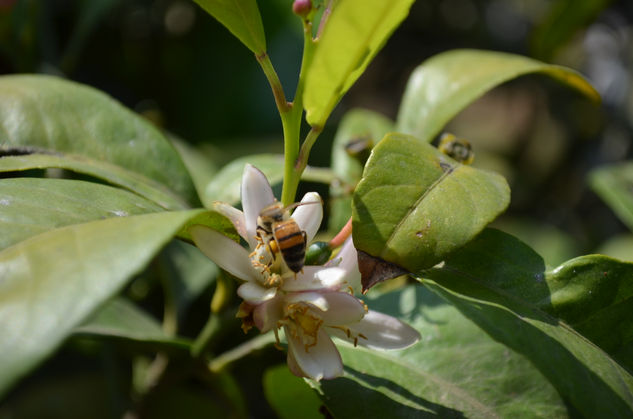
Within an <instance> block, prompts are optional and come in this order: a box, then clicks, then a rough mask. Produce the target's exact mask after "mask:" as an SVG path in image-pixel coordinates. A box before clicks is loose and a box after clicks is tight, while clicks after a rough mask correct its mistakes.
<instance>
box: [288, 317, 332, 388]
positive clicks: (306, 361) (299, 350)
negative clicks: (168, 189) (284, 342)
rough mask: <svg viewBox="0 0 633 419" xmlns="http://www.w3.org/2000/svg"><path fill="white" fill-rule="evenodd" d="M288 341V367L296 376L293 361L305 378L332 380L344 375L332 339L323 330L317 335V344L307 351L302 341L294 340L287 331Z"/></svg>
mask: <svg viewBox="0 0 633 419" xmlns="http://www.w3.org/2000/svg"><path fill="white" fill-rule="evenodd" d="M286 338H287V339H288V366H289V367H290V370H291V371H293V373H295V374H296V372H295V370H293V366H292V365H291V360H292V362H293V363H295V364H296V365H295V366H296V367H298V368H297V369H298V371H297V372H300V373H302V375H303V376H305V377H308V378H312V379H313V380H317V381H319V380H321V379H326V380H328V379H332V378H336V377H339V376H341V375H342V374H343V361H342V360H341V355H340V354H339V353H338V349H336V346H335V345H334V343H333V342H332V339H330V337H329V336H328V335H327V333H325V332H324V331H323V330H322V329H321V330H319V333H318V335H317V344H316V345H315V346H312V347H309V348H308V349H307V350H306V348H305V346H304V345H303V343H302V342H301V340H300V339H297V338H293V337H292V336H291V334H290V333H288V331H287V330H286Z"/></svg>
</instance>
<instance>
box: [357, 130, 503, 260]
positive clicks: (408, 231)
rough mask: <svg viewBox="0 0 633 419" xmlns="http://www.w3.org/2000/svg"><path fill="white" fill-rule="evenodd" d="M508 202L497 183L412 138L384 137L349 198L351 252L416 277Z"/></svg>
mask: <svg viewBox="0 0 633 419" xmlns="http://www.w3.org/2000/svg"><path fill="white" fill-rule="evenodd" d="M509 200H510V190H509V188H508V185H507V183H506V181H505V179H504V178H503V177H502V176H500V175H498V174H496V173H491V172H486V171H483V170H479V169H475V168H473V167H471V166H464V165H461V164H459V163H457V162H456V161H454V160H453V159H451V158H450V157H448V156H446V155H444V154H442V153H441V152H439V151H438V150H437V149H436V148H435V147H432V146H431V145H429V144H427V143H424V142H421V141H419V140H417V139H415V138H413V137H410V136H407V135H403V134H388V135H387V136H386V137H385V138H384V139H383V140H382V141H381V142H380V143H379V144H378V145H377V146H376V147H375V148H374V150H373V152H372V155H371V157H370V158H369V160H368V162H367V165H366V166H365V172H364V173H363V179H362V180H361V182H360V183H359V184H358V187H357V188H356V191H355V193H354V201H353V216H352V217H353V218H352V219H353V231H354V244H355V245H356V248H357V249H359V250H362V251H364V252H366V253H368V254H370V255H372V256H374V257H377V258H380V259H383V260H385V261H387V262H391V263H393V264H396V265H398V266H400V267H402V268H405V269H407V270H408V271H410V272H417V271H419V270H421V269H424V268H428V267H431V266H433V265H435V264H436V263H438V262H440V261H441V260H443V259H444V258H445V257H446V256H447V255H448V254H449V253H451V252H453V251H455V250H456V249H457V248H459V247H461V246H463V245H464V244H466V243H467V242H468V241H469V240H471V239H472V238H473V237H475V235H477V233H479V232H480V231H481V230H482V229H483V228H484V227H485V226H486V224H488V223H489V222H491V221H492V220H493V219H494V218H495V217H496V216H497V215H498V214H499V213H500V212H502V211H503V210H504V209H505V208H506V206H507V205H508V202H509Z"/></svg>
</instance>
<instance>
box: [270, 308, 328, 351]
mask: <svg viewBox="0 0 633 419" xmlns="http://www.w3.org/2000/svg"><path fill="white" fill-rule="evenodd" d="M279 323H280V324H281V325H285V326H286V327H287V329H286V330H288V331H289V332H290V334H291V335H292V337H293V338H295V339H299V340H300V341H301V342H302V343H303V345H304V347H305V350H306V352H308V349H309V348H311V347H312V346H315V345H316V344H317V341H318V334H319V329H320V328H321V325H322V324H323V319H321V317H319V316H318V315H317V314H316V313H315V312H314V311H313V310H311V309H310V307H309V306H308V305H307V304H305V303H293V304H289V305H288V306H287V307H286V316H285V317H284V318H283V319H282V320H280V321H279Z"/></svg>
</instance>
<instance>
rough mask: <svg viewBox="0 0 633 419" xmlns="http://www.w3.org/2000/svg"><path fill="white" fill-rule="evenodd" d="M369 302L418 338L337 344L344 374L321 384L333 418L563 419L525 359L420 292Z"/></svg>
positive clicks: (415, 289) (551, 393)
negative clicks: (392, 345) (404, 343)
mask: <svg viewBox="0 0 633 419" xmlns="http://www.w3.org/2000/svg"><path fill="white" fill-rule="evenodd" d="M367 303H368V304H369V307H370V308H371V309H376V310H378V311H381V312H386V313H388V314H391V315H395V316H398V317H400V318H401V319H403V320H404V321H406V322H407V323H409V324H410V325H412V326H413V327H415V328H416V329H417V330H418V331H419V332H420V334H421V335H422V340H421V341H420V342H418V343H417V344H416V345H414V346H412V347H410V348H408V349H406V350H403V351H378V350H367V349H364V348H360V347H358V348H353V347H351V345H345V346H343V345H339V349H340V350H341V354H342V356H343V362H344V365H345V375H344V376H343V377H342V378H338V379H336V380H332V381H322V382H321V383H320V384H319V388H320V390H321V391H322V393H323V397H322V398H323V400H324V403H325V404H326V406H327V407H328V409H330V410H331V411H332V413H333V415H334V416H335V417H393V418H402V417H425V415H428V416H431V415H432V416H437V417H475V418H494V417H519V416H520V417H564V416H565V408H564V405H563V403H562V401H561V400H560V398H559V397H558V395H557V393H556V391H555V390H554V388H553V387H552V386H551V385H550V384H549V383H548V382H547V381H546V380H545V378H544V377H543V376H542V375H541V374H540V373H539V372H538V371H537V370H536V369H535V368H534V367H533V366H532V365H531V364H530V362H529V361H527V360H526V359H525V358H523V357H522V356H520V355H519V354H517V353H515V352H513V351H512V350H509V349H508V348H507V347H505V346H504V345H502V344H500V343H498V342H495V341H494V340H493V339H492V338H490V337H489V336H487V335H486V334H485V333H484V332H483V331H481V329H479V328H478V327H477V326H476V325H474V324H473V323H472V322H470V321H469V320H468V319H467V318H466V317H464V316H463V315H462V314H460V313H459V311H458V310H456V309H455V308H454V307H452V306H450V305H449V304H446V303H445V302H444V301H443V300H442V299H441V298H439V297H438V296H436V295H434V294H433V293H431V292H429V291H428V290H427V289H425V288H424V287H419V286H417V287H416V286H409V287H407V288H405V289H404V291H399V292H394V293H390V294H386V295H383V296H381V297H379V298H378V299H377V300H373V301H372V300H370V301H367ZM530 415H531V416H530Z"/></svg>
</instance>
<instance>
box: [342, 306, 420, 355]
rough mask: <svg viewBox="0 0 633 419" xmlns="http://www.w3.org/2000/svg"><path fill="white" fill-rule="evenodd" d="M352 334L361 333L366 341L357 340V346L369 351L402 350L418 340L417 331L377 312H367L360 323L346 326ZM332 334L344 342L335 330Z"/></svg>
mask: <svg viewBox="0 0 633 419" xmlns="http://www.w3.org/2000/svg"><path fill="white" fill-rule="evenodd" d="M347 327H349V328H350V329H351V330H352V333H353V334H358V333H361V334H362V335H363V336H365V337H366V338H367V339H364V338H359V339H358V344H359V345H362V346H366V347H368V348H371V349H404V348H406V347H408V346H411V345H413V344H414V343H416V342H417V341H418V340H420V334H419V333H418V331H417V330H415V329H414V328H412V327H411V326H409V325H408V324H406V323H403V322H401V321H400V320H398V319H396V318H395V317H391V316H388V315H386V314H383V313H379V312H377V311H371V310H370V311H369V312H368V313H367V314H366V315H365V317H363V320H361V321H360V322H358V323H356V324H353V325H347ZM332 330H333V334H335V335H336V336H338V337H341V338H343V339H345V340H350V339H347V337H345V336H341V334H339V333H338V331H337V330H336V329H332Z"/></svg>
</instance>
